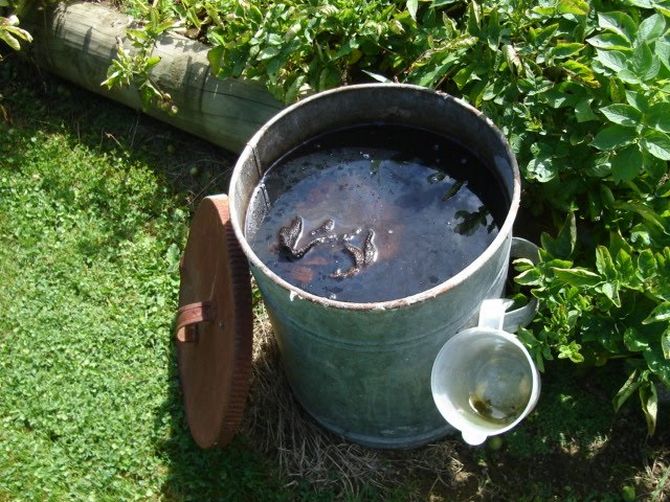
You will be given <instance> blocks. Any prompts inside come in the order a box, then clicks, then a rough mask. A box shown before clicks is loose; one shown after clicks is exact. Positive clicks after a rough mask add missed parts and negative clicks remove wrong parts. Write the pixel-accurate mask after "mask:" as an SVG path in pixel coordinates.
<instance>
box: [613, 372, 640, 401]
mask: <svg viewBox="0 0 670 502" xmlns="http://www.w3.org/2000/svg"><path fill="white" fill-rule="evenodd" d="M640 383H641V381H640V370H638V369H636V370H635V371H633V372H632V373H631V374H630V376H629V377H628V380H626V383H624V384H623V385H622V386H621V388H620V389H619V390H618V391H617V393H616V395H615V396H614V399H613V400H612V404H613V405H614V411H619V410H620V409H621V406H623V404H624V403H625V402H626V401H628V398H629V397H630V396H632V395H633V393H634V392H635V391H636V390H637V389H638V387H639V386H640Z"/></svg>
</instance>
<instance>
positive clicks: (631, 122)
mask: <svg viewBox="0 0 670 502" xmlns="http://www.w3.org/2000/svg"><path fill="white" fill-rule="evenodd" d="M600 111H601V113H602V114H603V115H605V117H607V120H609V121H610V122H614V123H615V124H619V125H622V126H625V127H636V126H637V125H638V124H639V123H640V121H641V120H642V113H641V112H640V111H638V110H636V109H635V108H633V107H632V106H630V105H625V104H623V103H615V104H613V105H609V106H605V107H603V108H601V109H600Z"/></svg>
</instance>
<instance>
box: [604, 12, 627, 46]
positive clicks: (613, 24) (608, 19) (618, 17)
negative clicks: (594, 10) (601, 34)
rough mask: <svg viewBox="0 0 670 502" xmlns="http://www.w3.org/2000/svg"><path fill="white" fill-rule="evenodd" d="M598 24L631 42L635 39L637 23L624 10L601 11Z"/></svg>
mask: <svg viewBox="0 0 670 502" xmlns="http://www.w3.org/2000/svg"><path fill="white" fill-rule="evenodd" d="M598 26H600V27H601V28H602V29H604V30H609V31H612V32H614V33H616V34H618V35H621V36H622V37H625V38H626V40H628V41H629V42H632V41H633V40H635V33H636V32H637V25H636V24H635V21H633V19H632V18H631V17H630V16H629V15H628V14H626V13H624V12H619V11H615V12H599V13H598Z"/></svg>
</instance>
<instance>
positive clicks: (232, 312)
mask: <svg viewBox="0 0 670 502" xmlns="http://www.w3.org/2000/svg"><path fill="white" fill-rule="evenodd" d="M180 275H181V284H180V288H179V311H178V313H177V321H176V327H175V330H176V333H175V335H176V336H175V338H176V343H177V358H178V362H179V377H180V380H181V388H182V393H183V396H184V407H185V409H186V417H187V420H188V425H189V428H190V429H191V434H192V435H193V439H194V440H195V442H196V443H197V444H198V445H199V446H200V447H202V448H210V447H212V446H225V445H226V444H228V443H229V442H230V441H231V440H232V438H233V437H234V435H235V433H236V432H237V429H238V428H239V425H240V422H241V420H242V416H243V414H244V407H245V403H246V399H247V393H248V391H249V374H250V370H251V345H252V336H253V335H252V330H253V317H252V307H251V285H250V280H249V267H248V264H247V261H246V258H245V257H244V254H243V252H242V250H241V249H240V247H239V244H238V242H237V239H236V237H235V234H234V232H233V229H232V226H231V224H230V216H229V212H228V197H227V196H226V195H216V196H211V197H206V198H205V199H203V200H202V202H201V203H200V205H199V206H198V209H197V210H196V213H195V216H194V217H193V222H192V223H191V229H190V233H189V236H188V241H187V243H186V249H185V251H184V255H183V257H182V261H181V265H180Z"/></svg>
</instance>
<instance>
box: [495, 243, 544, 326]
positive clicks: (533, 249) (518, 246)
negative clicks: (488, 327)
mask: <svg viewBox="0 0 670 502" xmlns="http://www.w3.org/2000/svg"><path fill="white" fill-rule="evenodd" d="M510 256H511V257H512V258H527V259H529V260H530V261H532V262H533V264H535V265H537V263H538V262H539V260H540V248H539V247H537V245H536V244H534V243H532V242H530V241H529V240H526V239H523V238H521V237H512V249H511V250H510ZM537 308H538V304H537V298H531V299H530V301H529V302H528V303H527V304H526V305H524V306H523V307H519V308H518V309H514V310H510V311H509V312H507V313H506V314H505V318H504V320H503V330H505V331H507V332H508V333H515V332H516V330H517V329H519V328H523V327H524V326H526V325H527V324H528V323H529V322H530V321H532V320H533V317H535V314H536V313H537Z"/></svg>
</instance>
